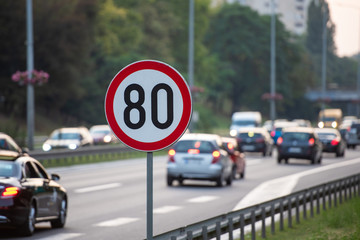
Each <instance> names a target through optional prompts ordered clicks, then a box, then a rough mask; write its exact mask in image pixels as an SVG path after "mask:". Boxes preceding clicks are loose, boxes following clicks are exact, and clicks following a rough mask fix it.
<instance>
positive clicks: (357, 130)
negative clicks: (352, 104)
mask: <svg viewBox="0 0 360 240" xmlns="http://www.w3.org/2000/svg"><path fill="white" fill-rule="evenodd" d="M346 140H347V147H348V148H353V149H354V148H355V147H356V146H357V145H360V120H356V121H354V122H352V124H351V126H350V129H349V130H348V132H347V139H346Z"/></svg>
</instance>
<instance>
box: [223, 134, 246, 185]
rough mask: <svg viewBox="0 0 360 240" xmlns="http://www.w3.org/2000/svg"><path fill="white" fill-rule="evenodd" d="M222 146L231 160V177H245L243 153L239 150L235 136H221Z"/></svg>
mask: <svg viewBox="0 0 360 240" xmlns="http://www.w3.org/2000/svg"><path fill="white" fill-rule="evenodd" d="M221 139H222V141H223V145H224V148H225V149H226V150H227V152H228V153H229V155H230V157H231V160H232V162H233V179H237V178H244V177H245V166H246V161H245V154H244V153H241V152H240V151H239V146H238V143H237V141H236V138H233V137H222V138H221Z"/></svg>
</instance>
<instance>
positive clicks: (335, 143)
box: [331, 139, 339, 146]
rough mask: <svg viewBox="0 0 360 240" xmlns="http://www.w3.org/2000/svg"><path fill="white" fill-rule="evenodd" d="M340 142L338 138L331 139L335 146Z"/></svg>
mask: <svg viewBox="0 0 360 240" xmlns="http://www.w3.org/2000/svg"><path fill="white" fill-rule="evenodd" d="M338 144H339V140H337V139H333V140H332V141H331V145H333V146H336V145H338Z"/></svg>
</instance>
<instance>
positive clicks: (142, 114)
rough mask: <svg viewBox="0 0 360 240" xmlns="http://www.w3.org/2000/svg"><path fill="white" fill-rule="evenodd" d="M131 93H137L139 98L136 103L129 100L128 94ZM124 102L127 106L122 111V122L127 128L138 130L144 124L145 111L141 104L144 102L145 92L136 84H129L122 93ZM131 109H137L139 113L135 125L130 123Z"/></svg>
mask: <svg viewBox="0 0 360 240" xmlns="http://www.w3.org/2000/svg"><path fill="white" fill-rule="evenodd" d="M132 91H137V92H138V95H139V98H138V100H137V102H132V101H131V98H130V93H131V92H132ZM124 100H125V103H126V104H127V107H126V108H125V111H124V121H125V124H126V126H128V127H129V128H131V129H139V128H141V127H142V126H143V125H144V123H145V109H144V108H143V107H142V104H143V103H144V101H145V92H144V89H143V88H142V87H141V86H140V85H138V84H131V85H129V86H128V87H127V88H126V89H125V92H124ZM133 109H137V110H138V112H139V121H138V122H137V123H132V122H131V121H130V111H131V110H133Z"/></svg>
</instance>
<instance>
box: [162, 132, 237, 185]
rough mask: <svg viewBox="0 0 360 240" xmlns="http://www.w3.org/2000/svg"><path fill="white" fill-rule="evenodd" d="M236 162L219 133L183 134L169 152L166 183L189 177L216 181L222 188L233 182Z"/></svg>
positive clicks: (181, 182)
mask: <svg viewBox="0 0 360 240" xmlns="http://www.w3.org/2000/svg"><path fill="white" fill-rule="evenodd" d="M232 166H233V162H232V160H231V158H230V156H229V154H228V153H227V152H226V150H225V149H224V147H223V142H222V140H221V137H220V136H219V135H216V134H205V133H189V134H184V135H183V136H182V137H181V138H180V139H179V140H178V142H177V143H175V144H174V145H173V146H172V148H171V149H170V150H169V151H168V162H167V177H166V180H167V185H168V186H172V184H173V182H174V180H177V181H178V182H179V183H180V185H182V184H183V181H184V180H186V179H193V180H205V181H214V182H216V185H217V186H219V187H222V186H223V183H224V182H225V181H226V184H227V185H231V184H232V179H233V178H232V176H233V175H232Z"/></svg>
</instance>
